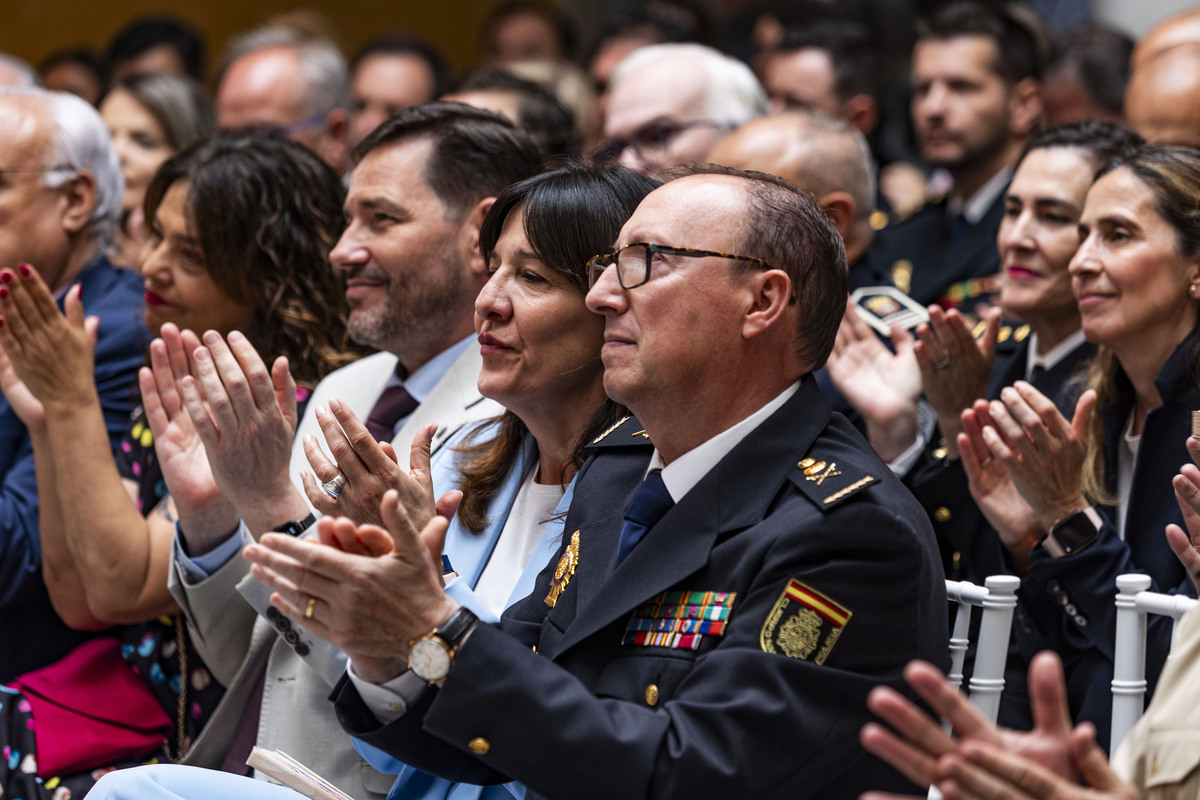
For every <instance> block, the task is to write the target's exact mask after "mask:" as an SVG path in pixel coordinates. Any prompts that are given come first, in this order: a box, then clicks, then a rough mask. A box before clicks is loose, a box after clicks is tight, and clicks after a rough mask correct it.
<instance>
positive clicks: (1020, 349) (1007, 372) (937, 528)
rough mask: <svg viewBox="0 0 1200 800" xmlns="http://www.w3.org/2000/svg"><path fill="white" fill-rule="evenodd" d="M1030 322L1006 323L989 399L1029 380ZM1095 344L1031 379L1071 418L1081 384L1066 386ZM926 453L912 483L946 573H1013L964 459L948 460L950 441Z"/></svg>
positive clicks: (967, 576)
mask: <svg viewBox="0 0 1200 800" xmlns="http://www.w3.org/2000/svg"><path fill="white" fill-rule="evenodd" d="M1028 336H1029V326H1028V325H1021V326H1017V327H1013V326H1011V325H1004V326H1002V327H1001V328H1000V334H999V336H998V337H997V342H996V358H995V360H994V361H993V362H992V370H991V373H990V374H989V376H988V389H987V399H988V400H995V399H998V398H999V397H1000V391H1001V390H1002V389H1004V388H1005V387H1006V386H1012V385H1013V384H1014V383H1016V382H1017V381H1019V380H1025V367H1026V365H1027V364H1028V363H1029V339H1028ZM1094 350H1095V348H1094V347H1093V346H1092V345H1090V344H1088V343H1086V342H1085V343H1083V344H1081V345H1080V346H1079V347H1077V348H1075V349H1074V350H1073V351H1071V352H1070V353H1069V354H1067V355H1066V356H1065V357H1063V359H1062V360H1061V361H1059V362H1058V363H1057V364H1055V365H1054V366H1053V367H1051V368H1050V369H1048V370H1044V371H1041V372H1039V373H1038V374H1035V375H1034V376H1033V380H1031V381H1030V383H1032V384H1033V386H1034V388H1036V389H1037V390H1038V391H1040V392H1041V393H1042V394H1044V395H1046V396H1047V397H1050V398H1052V399H1054V400H1055V402H1056V403H1057V405H1058V408H1059V411H1061V412H1062V413H1063V415H1064V416H1065V417H1066V418H1067V419H1070V418H1071V417H1072V415H1073V414H1074V413H1075V400H1076V399H1077V398H1078V396H1079V391H1078V387H1077V386H1076V387H1074V389H1068V390H1066V391H1064V387H1067V384H1068V383H1071V382H1072V379H1073V378H1075V379H1077V378H1079V377H1080V375H1079V372H1080V370H1081V369H1083V368H1084V365H1085V362H1086V361H1087V359H1088V358H1089V357H1090V356H1091V354H1092V353H1093V352H1094ZM925 455H926V457H925V458H923V459H922V461H921V462H919V463H918V465H917V466H916V467H915V468H914V469H913V470H912V472H911V473H910V474H909V478H908V480H907V483H908V484H909V486H910V488H911V489H912V491H913V494H915V495H916V496H917V499H918V500H920V501H921V505H922V506H924V507H925V510H926V511H927V512H928V513H929V515H930V518H931V519H932V521H933V530H934V533H936V534H937V538H938V546H939V547H940V548H941V551H942V558H943V561H942V565H943V567H944V568H945V570H946V576H947V577H948V578H952V579H954V580H967V581H972V582H974V583H977V584H979V585H983V581H984V579H985V578H987V576H989V575H999V574H1001V573H1004V572H1007V571H1008V567H1007V563H1006V561H1005V557H1004V548H1003V547H1002V546H1001V544H1000V540H999V538H998V537H997V535H996V532H995V531H993V530H992V527H991V526H990V525H989V524H988V523H987V520H985V519H984V517H983V513H982V512H981V511H980V510H979V507H978V506H976V505H975V501H974V500H973V499H972V498H971V492H970V490H969V489H968V488H967V475H966V473H965V472H964V471H963V468H962V462H961V461H959V460H957V459H956V460H954V461H947V460H946V457H945V456H946V452H945V445H944V443H942V444H938V445H937V446H935V447H933V448H931V449H930V450H928V451H927V452H926V454H925Z"/></svg>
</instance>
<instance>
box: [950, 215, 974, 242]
mask: <svg viewBox="0 0 1200 800" xmlns="http://www.w3.org/2000/svg"><path fill="white" fill-rule="evenodd" d="M970 230H971V223H970V222H968V221H967V215H966V214H959V215H958V216H956V217H955V218H954V227H953V228H951V230H950V246H951V247H957V246H958V245H959V244H961V243H962V241H963V239H966V238H967V233H968V232H969V231H970Z"/></svg>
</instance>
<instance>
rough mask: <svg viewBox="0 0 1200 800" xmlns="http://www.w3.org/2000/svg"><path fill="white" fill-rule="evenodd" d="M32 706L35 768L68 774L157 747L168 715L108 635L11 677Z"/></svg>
mask: <svg viewBox="0 0 1200 800" xmlns="http://www.w3.org/2000/svg"><path fill="white" fill-rule="evenodd" d="M10 685H11V686H13V687H14V688H17V689H20V690H21V691H22V692H23V693H24V695H25V697H26V699H27V700H28V701H29V705H30V707H31V708H32V711H33V724H34V728H33V733H34V738H35V739H36V741H37V762H38V769H37V774H38V775H39V776H40V777H43V778H48V777H52V776H55V775H73V774H75V773H77V772H83V771H84V770H88V769H93V768H95V767H101V766H107V765H109V764H114V763H116V762H118V761H121V760H122V759H128V758H139V757H141V756H145V755H148V754H151V753H154V752H155V751H156V750H157V749H159V748H161V747H162V744H163V739H164V737H166V736H169V735H170V734H171V731H172V727H173V724H172V721H171V718H170V717H169V716H168V715H167V712H166V711H164V710H163V707H162V705H160V704H159V702H158V700H157V699H156V698H155V696H154V694H153V693H152V692H151V691H150V689H149V687H147V686H146V685H145V684H144V683H142V681H141V679H140V678H138V676H137V675H135V674H134V672H133V670H131V669H130V668H129V665H128V664H127V663H125V659H123V658H122V657H121V645H120V642H118V641H117V640H116V639H110V638H101V639H92V640H90V641H88V642H84V643H83V644H81V645H79V646H78V647H76V648H75V649H74V650H72V651H71V652H70V653H69V654H68V655H67V656H66V657H65V658H63V659H61V660H59V661H56V662H54V663H53V664H51V665H49V666H47V667H42V668H41V669H38V670H34V671H33V672H29V673H26V674H25V675H22V676H20V677H19V678H17V679H16V680H14V681H13V682H12V683H11V684H10Z"/></svg>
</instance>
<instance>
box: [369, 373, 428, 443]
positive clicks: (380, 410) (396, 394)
mask: <svg viewBox="0 0 1200 800" xmlns="http://www.w3.org/2000/svg"><path fill="white" fill-rule="evenodd" d="M396 377H398V378H399V379H400V380H404V379H405V378H406V377H408V371H407V370H405V369H404V366H403V365H401V364H397V365H396ZM419 405H420V403H419V402H417V399H416V398H415V397H413V396H412V395H411V394H409V393H408V390H407V389H405V388H404V386H403V384H402V385H400V386H389V387H388V388H386V389H384V390H383V394H381V395H379V399H378V400H377V401H375V407H374V408H372V409H371V413H370V415H369V416H368V417H367V430H368V431H370V433H371V435H372V436H374V437H375V439H376V441H380V442H390V441H392V438H393V437H394V436H395V435H396V423H397V422H399V421H400V420H401V419H402V418H404V417H407V416H408V415H409V414H411V413H412V412H413V411H415V410H416V409H417V406H419Z"/></svg>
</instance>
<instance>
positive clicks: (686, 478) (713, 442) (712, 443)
mask: <svg viewBox="0 0 1200 800" xmlns="http://www.w3.org/2000/svg"><path fill="white" fill-rule="evenodd" d="M799 388H800V381H796V382H795V383H793V384H792V385H791V386H789V387H788V388H786V389H784V390H783V391H782V392H781V393H780V394H778V395H776V396H775V398H774V399H773V400H771V401H770V402H769V403H767V404H766V405H765V406H763V407H762V408H760V409H758V411H755V412H754V413H753V414H751V415H750V416H748V417H746V418H745V419H744V420H742V421H741V422H739V423H737V424H736V425H734V426H733V427H731V428H727V429H726V430H723V431H721V432H720V433H718V434H717V435H716V436H714V437H712V438H711V439H709V440H708V441H706V442H704V443H703V444H700V445H697V446H696V447H693V448H692V449H691V450H689V451H687V452H686V453H684V454H683V455H681V456H680V457H679V458H677V459H675V460H674V461H672V462H671V463H670V464H667V465H666V466H663V460H662V456H661V455H660V454H659V452H658V448H655V449H654V455H652V456H650V465H649V467H647V469H646V472H647V473H649V472H650V470H652V469H661V470H662V479H663V483H664V484H665V485H666V487H667V491H668V492H670V494H671V499H672V500H674V501H675V502H676V503H678V502H679V501H680V500H682V499H683V497H684V495H686V494H687V493H688V492H690V491H691V490H692V487H693V486H695V485H696V484H697V483H699V482H700V479H701V478H703V477H704V476H705V475H707V474H708V473H709V472H710V471H712V468H713V467H715V466H716V465H717V463H718V462H719V461H720V460H721V459H722V458H724V457H725V456H726V455H728V454H729V451H730V450H732V449H733V448H734V447H736V446H737V445H738V444H739V443H740V442H741V441H742V439H745V438H746V437H747V436H748V435H749V434H750V432H751V431H753V430H754V429H755V428H757V427H758V426H759V425H761V424H762V423H763V422H764V421H766V419H767V417H769V416H771V415H772V414H774V413H775V412H776V411H778V410H779V408H780V407H781V406H782V405H783V404H784V403H786V402H787V401H788V400H790V399H791V397H792V395H794V394H795V393H796V390H797V389H799Z"/></svg>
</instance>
